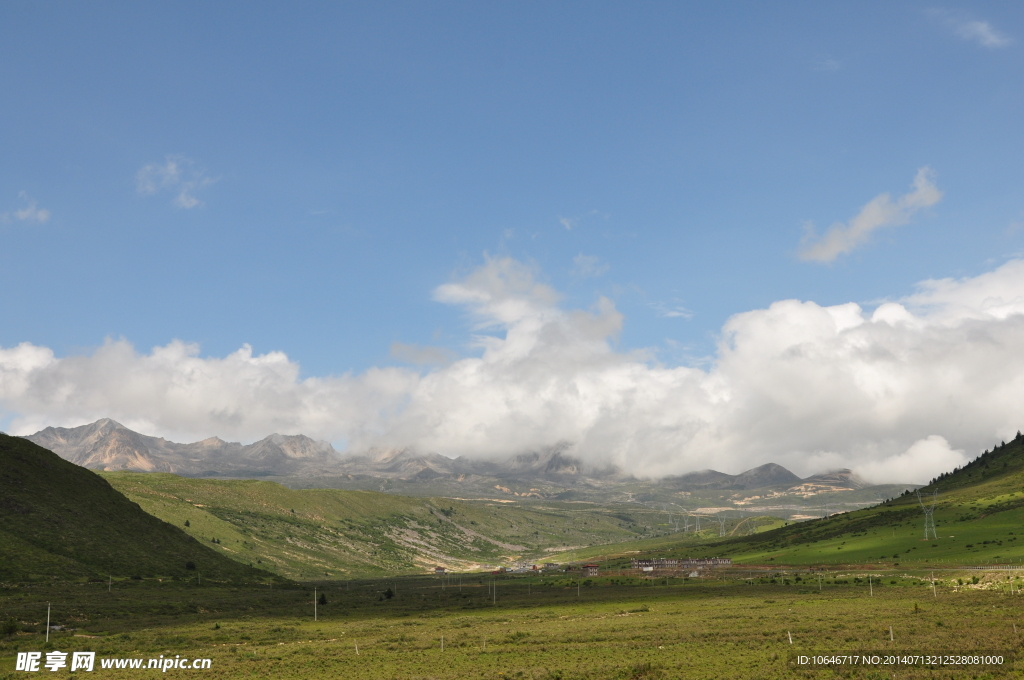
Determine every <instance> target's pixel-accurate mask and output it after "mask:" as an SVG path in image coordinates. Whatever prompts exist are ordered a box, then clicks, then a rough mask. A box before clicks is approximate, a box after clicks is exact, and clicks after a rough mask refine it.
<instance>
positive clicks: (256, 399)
mask: <svg viewBox="0 0 1024 680" xmlns="http://www.w3.org/2000/svg"><path fill="white" fill-rule="evenodd" d="M434 297H435V299H436V300H437V301H439V302H442V303H445V304H450V305H457V306H459V307H461V308H463V309H464V310H465V311H466V312H467V314H468V315H469V317H470V319H471V321H472V328H473V332H474V333H475V334H474V335H473V339H472V344H473V345H474V347H475V348H476V353H475V355H474V356H469V357H465V358H461V359H458V358H457V359H455V360H452V361H449V362H446V363H443V364H441V365H435V366H433V367H432V368H421V369H418V370H417V369H413V368H406V367H380V368H373V369H370V370H368V371H365V372H363V373H360V374H346V375H340V376H329V377H314V378H306V379H300V378H299V366H298V365H297V364H296V363H295V362H294V361H292V360H290V359H289V358H288V357H287V356H286V355H285V354H284V353H282V352H269V353H267V354H262V355H254V354H253V352H252V350H251V348H249V347H248V346H244V347H242V348H241V349H239V350H237V351H236V352H234V353H232V354H230V355H228V356H225V357H202V356H201V355H200V350H199V347H198V346H196V345H192V344H187V343H184V342H180V341H174V342H171V343H169V344H167V345H165V346H163V347H156V348H154V349H153V350H152V351H150V352H149V353H140V352H138V351H136V350H135V348H134V347H132V346H131V345H130V344H129V343H128V342H126V341H123V340H121V341H108V342H107V343H106V344H104V345H103V346H102V347H100V348H99V349H97V350H96V351H95V352H93V353H92V354H91V355H87V356H70V357H64V358H60V357H56V356H55V355H54V353H53V352H52V351H51V350H50V349H48V348H46V347H41V346H36V345H32V344H30V343H22V344H21V345H18V346H16V347H10V348H0V407H2V408H3V409H4V410H5V411H6V412H7V417H9V418H11V425H10V428H11V430H12V431H13V432H15V433H20V434H29V433H32V432H35V431H37V430H40V429H42V428H43V427H45V426H47V425H60V426H75V425H80V424H83V423H88V422H92V421H94V420H97V419H99V418H101V417H110V418H114V419H116V420H118V421H120V422H122V423H124V424H125V425H126V426H128V427H129V428H132V429H134V430H137V431H142V432H147V433H154V434H159V435H162V436H165V437H168V438H170V439H174V440H176V441H194V440H198V439H203V438H205V437H208V436H211V435H218V436H221V437H223V438H227V439H239V440H242V441H254V440H256V439H259V438H262V437H264V436H266V435H267V434H269V433H271V432H278V433H282V434H298V433H302V434H306V435H308V436H310V437H314V438H317V439H320V438H322V439H327V440H330V441H333V442H335V443H336V445H340V446H344V447H347V448H348V449H349V450H350V451H362V450H365V449H367V448H369V447H374V446H376V447H414V448H415V449H417V450H419V451H423V452H429V451H433V452H438V453H442V454H445V455H448V456H457V455H465V456H469V457H475V458H497V457H503V456H506V455H510V454H515V453H520V452H522V451H525V450H531V449H538V448H543V447H546V446H550V445H553V444H555V443H559V442H568V443H570V444H571V453H572V455H575V456H578V457H581V458H584V459H586V460H588V461H590V462H593V463H600V464H604V463H611V464H615V465H618V466H620V467H621V468H623V469H624V470H627V471H630V472H632V473H634V474H638V475H651V476H658V475H663V474H678V473H683V472H687V471H691V470H696V469H703V468H709V467H714V468H715V469H719V470H725V471H728V472H738V471H741V470H745V469H748V468H751V467H753V466H756V465H760V464H763V463H767V462H775V463H778V464H781V465H783V466H785V467H787V468H789V469H791V470H793V471H795V472H797V473H798V474H802V475H805V474H810V473H813V472H818V471H820V470H822V469H826V468H838V467H850V468H853V469H854V470H856V471H858V472H860V473H861V474H863V475H864V476H866V477H867V478H868V479H870V480H871V481H875V482H887V481H900V482H920V481H926V480H927V479H929V478H930V477H932V476H934V475H935V474H937V473H938V472H941V471H945V470H948V469H950V468H951V467H953V466H955V465H958V464H960V463H962V462H964V461H965V460H966V459H967V457H968V456H970V457H973V456H974V455H976V454H977V453H979V452H980V451H981V449H982V448H986V447H989V446H990V445H991V444H993V443H994V441H995V440H996V439H1000V438H1002V439H1009V438H1011V437H1012V436H1013V435H1014V434H1015V433H1016V431H1017V429H1019V428H1020V427H1021V426H1022V424H1024V408H1022V407H1021V399H1020V395H1022V394H1024V352H1022V351H1020V348H1021V347H1024V261H1022V260H1013V261H1010V262H1008V263H1006V264H1004V265H1003V266H1001V267H999V268H998V269H996V270H994V271H991V272H988V273H985V274H983V275H981V276H977V277H973V278H966V279H959V280H954V279H943V280H932V281H925V282H922V283H921V284H920V285H919V286H918V288H917V291H916V292H915V293H914V294H913V295H911V296H909V297H907V298H904V299H901V300H898V301H890V302H885V303H883V304H881V305H879V306H878V307H877V308H876V309H875V310H874V311H873V312H871V313H868V312H866V311H865V310H864V309H862V308H861V307H860V306H859V305H857V304H854V303H848V304H844V305H837V306H833V307H822V306H820V305H818V304H815V303H814V302H809V301H798V300H782V301H779V302H775V303H774V304H772V305H771V306H770V307H768V308H767V309H758V310H752V311H748V312H743V313H740V314H736V315H735V316H733V317H732V318H731V319H729V321H728V322H727V323H726V324H725V326H724V327H723V329H722V333H721V340H720V344H719V347H718V350H717V355H716V357H715V360H714V362H713V364H712V365H711V366H710V367H709V368H706V369H705V368H694V367H688V366H674V367H673V366H664V365H660V364H658V363H657V362H655V361H652V360H651V358H650V357H651V354H650V353H649V352H635V353H629V352H620V351H616V349H615V348H614V346H613V343H612V340H613V339H614V337H615V335H616V334H617V333H618V331H619V330H620V329H621V327H622V324H623V316H622V315H621V314H620V313H619V312H618V311H617V310H616V308H615V305H614V304H613V303H612V302H611V301H610V300H608V299H605V298H601V299H599V300H597V302H596V303H595V304H594V306H593V308H592V309H588V310H583V309H566V308H564V307H563V306H562V305H561V304H560V298H559V295H558V293H557V291H555V290H553V289H552V288H551V287H549V286H547V285H545V284H543V283H541V282H540V281H538V275H537V272H536V271H534V270H533V269H531V268H530V267H528V266H527V265H524V264H522V263H520V262H518V261H515V260H513V259H509V258H503V259H489V260H487V261H486V262H485V263H484V264H483V265H482V266H481V267H480V268H478V269H477V270H476V271H474V272H472V273H471V274H469V275H468V276H466V277H465V278H463V279H461V280H457V281H453V282H451V283H448V284H445V285H442V286H440V287H438V288H437V289H436V290H435V291H434Z"/></svg>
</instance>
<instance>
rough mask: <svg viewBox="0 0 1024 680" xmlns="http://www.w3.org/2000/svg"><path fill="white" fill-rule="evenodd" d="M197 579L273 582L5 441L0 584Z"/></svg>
mask: <svg viewBox="0 0 1024 680" xmlns="http://www.w3.org/2000/svg"><path fill="white" fill-rule="evenodd" d="M189 563H191V566H192V567H194V568H188V567H189ZM197 572H199V573H202V575H203V578H204V579H211V580H251V579H253V578H260V577H264V578H266V577H269V576H270V575H269V574H266V573H264V572H259V571H256V570H253V569H250V568H248V567H246V566H243V565H240V564H238V563H237V562H234V561H232V560H227V559H225V558H224V557H222V556H221V555H218V554H217V553H216V552H214V551H213V550H210V549H209V548H208V547H206V546H204V545H201V544H199V543H197V542H196V541H195V540H193V539H192V538H191V537H189V536H188V535H187V534H185V533H184V532H183V531H181V530H180V529H178V528H177V527H174V526H171V525H170V524H167V523H165V522H163V521H161V520H159V519H157V518H156V517H153V516H151V515H148V514H146V513H145V512H143V511H142V509H141V508H139V506H138V505H136V504H135V503H133V502H131V501H130V500H128V499H127V498H125V497H124V496H123V495H122V494H120V493H118V492H117V491H115V490H114V489H113V488H112V487H111V486H110V484H108V483H107V482H106V481H105V480H104V479H103V478H102V477H100V476H99V475H97V474H95V473H94V472H91V471H89V470H86V469H85V468H82V467H79V466H77V465H74V464H72V463H69V462H67V461H65V460H63V459H61V458H60V457H58V456H57V455H56V454H55V453H53V452H51V451H48V450H46V449H44V448H41V447H39V446H36V445H35V444H33V443H31V442H29V441H27V440H25V439H22V438H20V437H9V436H7V435H5V434H0V580H3V581H18V580H26V579H36V578H49V577H61V578H85V579H89V578H96V579H107V578H108V577H109V576H113V577H114V578H131V577H135V576H137V577H156V576H161V577H177V578H195V577H196V574H197Z"/></svg>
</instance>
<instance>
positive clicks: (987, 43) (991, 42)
mask: <svg viewBox="0 0 1024 680" xmlns="http://www.w3.org/2000/svg"><path fill="white" fill-rule="evenodd" d="M927 13H928V14H929V15H930V16H932V17H933V18H934V19H936V20H938V21H940V22H942V23H943V24H945V25H946V27H948V28H949V30H951V31H952V32H953V33H954V34H955V35H957V36H959V37H960V38H961V39H963V40H968V41H970V42H975V43H977V44H979V45H981V46H982V47H988V48H989V49H997V48H1000V47H1006V46H1008V45H1009V44H1010V43H1011V42H1012V40H1010V38H1009V37H1007V36H1005V35H1003V34H1002V33H1000V32H999V31H997V30H996V29H995V28H994V27H993V26H992V24H990V23H989V22H987V21H983V20H981V19H975V18H972V17H970V16H967V15H966V14H964V13H962V12H955V11H951V10H948V9H937V8H933V9H929V10H928V12H927Z"/></svg>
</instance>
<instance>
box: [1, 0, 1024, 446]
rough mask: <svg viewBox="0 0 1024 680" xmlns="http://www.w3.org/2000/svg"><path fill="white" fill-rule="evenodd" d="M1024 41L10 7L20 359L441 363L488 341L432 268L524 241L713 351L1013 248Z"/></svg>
mask: <svg viewBox="0 0 1024 680" xmlns="http://www.w3.org/2000/svg"><path fill="white" fill-rule="evenodd" d="M1022 41H1024V8H1021V7H1020V6H1017V5H1014V4H1012V3H971V4H964V3H960V4H955V5H932V4H927V3H914V2H909V3H885V2H878V3H811V2H807V3H787V4H784V5H783V4H775V3H773V4H765V3H733V4H725V3H644V4H638V3H619V4H613V3H570V2H565V3H516V4H514V5H510V4H499V3H489V4H485V3H364V4H342V3H323V4H312V3H305V4H295V3H287V4H285V3H278V4H269V3H262V4H241V3H239V4H228V3H221V4H215V5H210V4H209V3H175V4H162V5H161V4H152V3H147V4H138V3H90V4H73V3H48V2H8V3H4V4H3V5H2V6H0V59H2V63H3V65H4V68H3V69H2V70H0V91H2V92H4V93H5V94H4V97H3V102H4V103H3V105H2V106H0V125H2V127H3V129H4V130H5V131H6V134H4V135H3V136H2V137H0V243H2V247H0V288H2V290H3V291H4V292H3V294H2V295H0V318H2V319H3V321H2V322H0V348H8V349H10V348H12V347H15V346H17V345H19V344H20V343H31V345H32V346H33V347H42V348H48V349H49V350H50V351H52V353H53V355H54V356H55V357H57V358H64V357H89V356H93V354H94V353H95V352H96V351H97V348H99V347H102V346H103V344H104V342H106V341H108V340H112V341H118V340H124V341H126V342H127V343H130V344H131V345H132V346H133V347H134V348H135V349H136V350H137V352H138V353H139V354H146V353H148V352H150V349H151V348H153V347H163V346H166V345H168V343H171V342H172V341H174V340H180V341H183V342H185V343H196V344H198V346H199V348H200V349H199V350H198V356H199V357H206V358H223V357H227V356H228V355H230V354H231V353H233V352H235V351H236V350H238V348H239V347H242V346H243V345H245V344H248V345H250V346H251V347H252V352H253V354H254V355H256V356H260V355H264V354H266V353H268V352H282V353H284V354H286V355H287V357H288V360H289V361H290V362H291V363H292V364H294V365H297V366H298V367H299V368H298V371H299V373H298V377H296V378H295V379H296V380H302V379H304V378H309V377H314V378H316V377H323V378H327V377H330V376H341V375H344V374H349V373H351V374H352V375H356V376H360V375H364V374H365V373H366V372H367V371H372V370H377V369H380V368H387V367H403V366H404V367H407V368H409V370H412V371H413V372H419V373H420V374H421V375H422V374H423V373H424V372H426V371H430V370H433V369H431V368H429V366H428V367H426V368H424V367H422V366H414V365H410V364H408V363H406V362H404V361H403V360H404V359H409V358H410V356H412V355H413V354H415V353H416V352H415V351H413V350H408V351H403V350H402V349H401V348H400V347H399V348H398V349H397V350H396V346H395V343H401V344H402V345H403V346H406V345H408V346H417V347H422V348H426V350H425V351H426V353H427V354H430V353H431V352H433V353H434V354H435V355H437V356H448V357H450V358H458V357H474V356H479V355H480V354H481V352H482V351H484V350H483V348H482V346H481V345H480V343H479V342H478V341H477V340H476V339H475V336H476V335H477V334H478V333H479V332H480V330H481V328H484V329H486V328H490V329H492V331H493V329H494V328H497V327H498V326H501V323H500V322H495V320H494V318H493V317H491V316H487V314H485V315H484V316H485V317H487V318H486V319H484V320H483V321H481V318H480V314H479V310H477V311H474V310H473V309H471V308H467V307H466V305H465V304H464V303H465V299H462V298H460V299H461V300H462V302H459V303H451V301H450V300H448V301H447V303H446V300H443V299H441V298H442V297H443V296H440V295H439V293H438V290H439V289H438V287H439V286H443V285H444V284H451V285H455V284H457V283H458V282H465V281H467V280H469V279H468V278H467V277H472V276H473V273H474V272H479V271H481V268H484V269H486V267H488V263H495V262H506V261H507V262H513V263H516V266H518V265H523V266H524V267H526V269H527V270H528V271H529V276H530V277H532V280H535V281H536V282H537V283H542V284H545V285H547V286H548V287H550V289H551V290H552V291H556V294H557V296H559V300H560V301H559V302H558V303H557V305H556V306H557V308H558V309H560V310H562V311H565V312H568V310H594V309H598V307H597V306H600V305H601V304H605V302H602V300H604V301H606V302H607V303H610V304H611V305H613V306H614V309H615V310H616V313H617V314H620V315H621V317H622V320H621V323H620V324H619V325H618V327H617V329H616V330H615V331H614V332H611V333H610V334H609V335H608V336H607V337H606V339H605V341H606V342H607V343H608V344H609V347H611V348H612V349H613V350H614V352H615V353H616V354H617V355H623V356H625V355H630V356H639V355H636V354H635V353H636V352H643V355H642V357H641V361H642V362H644V363H645V364H646V365H647V366H656V367H665V368H674V367H702V368H703V369H707V368H708V367H709V366H712V365H714V364H715V362H716V361H719V360H720V359H721V356H720V353H719V352H720V350H719V349H718V346H717V343H718V341H719V339H720V338H722V337H723V327H724V325H725V324H726V323H727V321H728V320H729V319H730V318H731V317H733V316H734V315H736V314H742V313H745V312H748V311H750V310H759V309H765V308H768V307H769V306H770V305H772V303H774V302H777V301H782V300H787V299H797V300H803V301H813V302H815V303H817V304H818V305H821V306H823V307H824V306H831V305H841V304H843V303H847V302H856V303H859V304H860V305H861V306H862V308H863V309H864V310H865V313H870V312H871V310H873V309H874V308H875V307H876V306H877V305H878V304H879V303H880V302H881V301H883V300H900V299H903V298H905V297H907V296H910V295H913V294H915V291H917V290H919V289H918V288H917V284H918V283H919V282H922V281H925V280H929V279H944V278H948V277H952V278H954V279H962V278H963V277H978V276H983V275H985V274H986V273H989V272H993V271H995V270H996V269H997V268H998V267H999V266H1000V265H1002V264H1003V263H1005V262H1007V261H1012V260H1014V258H1016V257H1017V256H1018V254H1019V253H1020V252H1021V250H1022V246H1024V229H1022V228H1021V227H1024V199H1022V198H1021V197H1022V196H1024V192H1022V191H1021V189H1022V186H1021V184H1022V180H1024V175H1022V173H1021V172H1020V159H1021V158H1022V151H1024V127H1022V126H1021V124H1020V121H1021V120H1024V88H1021V83H1022V82H1024V78H1022V76H1024V73H1022V69H1024V62H1022V59H1021V49H1022V45H1024V42H1022ZM922 177H923V178H924V179H923V180H921V181H923V182H924V184H923V185H919V186H918V189H915V188H914V186H913V182H914V181H915V178H922ZM921 186H924V190H925V193H921V192H920V191H918V190H920V189H921ZM915 191H918V193H914V192H915ZM928 192H930V193H928ZM882 194H889V195H890V196H891V199H890V200H889V202H888V203H886V200H885V199H884V198H883V199H879V198H878V197H879V196H880V195H882ZM926 194H927V195H926ZM901 197H909V198H907V199H906V201H909V202H904V203H903V204H901V203H900V200H901ZM915 197H916V198H915ZM873 200H874V201H876V203H875V204H874V205H875V207H876V208H878V207H879V206H881V217H878V218H877V219H875V218H872V217H871V216H870V215H867V214H866V213H865V212H864V210H865V206H870V205H871V202H872V201H873ZM878 201H881V203H879V202H878ZM915 201H916V202H915ZM887 211H888V212H887ZM869 212H870V211H869ZM858 215H860V218H858ZM858 219H860V222H857V220H858ZM865 220H866V221H865ZM855 222H856V223H857V224H861V225H862V226H864V225H866V227H864V229H863V230H862V232H863V233H862V234H861V238H859V239H858V238H853V239H852V240H850V239H847V241H844V243H846V244H847V246H846V247H844V248H841V249H840V251H839V252H831V251H830V253H827V254H826V255H827V256H822V257H818V259H813V257H812V258H811V259H808V257H809V255H808V253H811V252H812V250H810V249H812V248H813V246H814V244H815V243H818V242H819V241H818V240H816V239H821V238H822V237H823V235H824V234H825V233H826V232H827V230H828V229H829V228H830V227H832V226H834V225H837V224H839V229H840V231H839V232H837V233H838V234H839V236H842V237H844V238H846V237H848V236H849V232H848V231H844V230H848V229H850V228H851V225H853V224H854V223H855ZM809 224H812V225H813V228H814V229H815V232H814V234H816V235H817V236H808V228H809V227H808V225H809ZM826 250H827V249H826ZM819 254H820V252H819ZM510 266H511V265H510ZM597 313H598V312H595V314H597ZM488 314H489V312H488ZM495 324H497V326H496V325H495ZM497 332H498V334H499V335H500V334H501V333H503V332H505V331H504V330H502V329H501V328H498V331H497ZM193 353H194V352H193ZM631 353H632V354H631ZM39 389H43V388H39ZM0 407H2V410H3V412H4V413H5V414H6V415H5V419H4V422H7V423H11V422H15V421H16V419H17V418H19V417H22V416H25V415H26V414H27V413H28V412H29V411H31V412H32V414H33V415H32V417H31V418H30V419H29V420H30V421H31V422H32V423H43V422H46V423H47V424H60V423H56V422H52V421H55V420H59V419H62V418H63V419H69V420H76V419H84V418H86V417H91V416H92V411H88V410H86V411H64V410H60V409H58V410H55V411H46V410H45V409H43V410H36V411H32V409H31V408H30V407H29V406H27V405H25V403H24V402H22V401H19V400H18V399H15V398H14V397H7V398H6V400H5V401H4V402H3V404H0ZM33 408H34V407H33ZM40 408H42V407H40ZM87 411H88V412H87ZM76 414H77V415H76ZM121 417H123V418H127V416H125V415H123V414H122V416H121ZM140 417H141V416H140ZM143 420H145V422H147V423H150V424H151V425H152V427H154V428H155V429H161V426H159V424H158V421H159V418H158V417H157V416H153V415H151V416H147V418H143ZM26 422H27V421H26ZM204 427H207V426H206V425H196V427H195V428H194V431H196V432H197V433H198V432H199V430H202V429H203V428H204ZM1000 427H1002V428H1003V429H1005V427H1009V425H1006V426H1005V427H1004V426H1002V425H1000V426H998V427H997V426H993V429H994V430H999V428H1000ZM385 429H387V428H385ZM163 430H164V431H166V432H179V433H184V432H185V431H189V432H191V431H192V430H189V429H188V427H186V426H184V425H182V426H174V427H171V426H165V427H163ZM927 430H928V428H923V429H921V430H920V432H918V433H916V434H907V435H906V437H904V439H906V442H904V443H907V444H908V445H909V443H912V442H914V441H917V440H918V439H920V438H921V437H925V436H930V435H933V434H941V433H936V432H932V431H927ZM1000 431H1001V430H1000ZM347 432H348V431H347V430H346V432H345V433H342V434H338V433H337V432H327V433H325V434H324V436H329V437H331V438H332V440H333V441H336V442H342V441H348V440H350V439H351V437H350V435H349V434H347ZM208 434H215V433H212V432H211V433H208ZM239 436H244V435H243V434H239ZM944 436H945V435H944ZM951 436H952V435H951ZM971 436H972V437H974V439H970V438H968V439H970V444H971V445H974V444H975V443H977V442H976V441H975V440H977V441H979V442H980V441H981V439H980V438H981V437H982V435H981V434H975V435H971ZM992 436H995V432H993V433H992ZM907 437H909V439H907ZM412 439H413V440H415V439H416V437H412ZM900 441H903V440H900ZM951 441H952V440H951ZM398 443H403V442H398ZM404 443H415V442H414V441H412V440H410V442H404ZM534 443H535V442H533V443H531V445H533V444H534ZM964 445H967V444H964ZM900 447H903V449H905V448H906V447H905V446H903V444H900V445H899V446H898V447H897V448H900ZM811 448H813V447H811ZM903 449H901V450H903ZM894 450H895V449H894ZM766 455H767V454H766Z"/></svg>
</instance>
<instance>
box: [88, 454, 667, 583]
mask: <svg viewBox="0 0 1024 680" xmlns="http://www.w3.org/2000/svg"><path fill="white" fill-rule="evenodd" d="M102 475H103V477H104V478H105V479H107V480H108V481H109V482H110V483H111V484H112V485H113V486H114V487H115V488H117V489H118V490H119V491H121V492H122V493H124V494H125V495H126V496H127V497H129V498H130V499H132V500H133V501H135V502H137V503H139V505H141V506H142V508H143V509H144V510H146V511H147V512H149V513H151V514H153V515H155V516H157V517H160V518H161V519H163V520H165V521H167V522H170V523H172V524H174V525H176V526H178V527H182V528H184V523H185V521H186V520H187V521H188V522H189V524H190V527H188V529H187V531H188V532H189V533H190V534H192V535H193V536H196V537H197V538H199V539H200V540H202V541H204V542H205V543H206V544H207V545H209V546H211V547H212V548H214V549H215V550H219V551H221V552H222V554H224V555H226V556H228V557H231V558H233V559H236V560H239V561H241V562H243V563H245V564H248V563H249V562H254V563H258V564H259V565H260V566H261V567H264V568H269V569H272V570H273V571H276V572H278V573H281V574H285V575H288V576H290V577H294V578H304V579H312V578H325V575H326V577H327V578H339V577H341V578H346V577H349V576H353V575H369V574H379V573H382V572H384V573H415V572H422V571H424V570H425V569H432V568H433V567H434V566H435V565H438V564H441V565H445V566H448V567H452V568H458V569H471V568H478V567H479V566H480V565H498V564H507V563H508V561H510V560H512V559H515V558H518V557H524V558H527V557H535V558H542V557H543V556H544V555H545V554H547V553H546V550H547V549H548V548H552V547H561V546H573V545H592V544H598V543H611V542H618V541H629V540H632V539H634V538H636V537H637V536H642V535H645V532H646V535H650V527H651V526H653V524H654V522H656V521H663V520H662V519H661V515H663V513H658V512H655V511H651V510H648V509H646V508H637V507H636V506H630V507H611V508H609V507H602V506H598V505H594V504H588V503H560V502H550V503H545V504H543V505H538V504H531V505H529V506H521V505H518V504H515V503H499V502H486V501H456V500H451V499H439V498H409V497H403V496H397V495H395V494H390V493H378V492H372V491H344V490H338V489H302V490H295V489H289V488H287V487H284V486H281V485H279V484H276V483H273V482H264V481H254V480H209V479H194V478H184V477H178V476H175V475H170V474H156V473H131V472H109V473H102ZM293 511H294V512H293ZM463 529H465V530H468V531H469V532H475V533H476V534H479V536H474V535H473V534H472V533H470V534H467V532H466V531H463ZM212 538H216V539H218V540H219V541H220V543H212V542H211V541H210V539H212ZM487 539H491V540H487Z"/></svg>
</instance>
